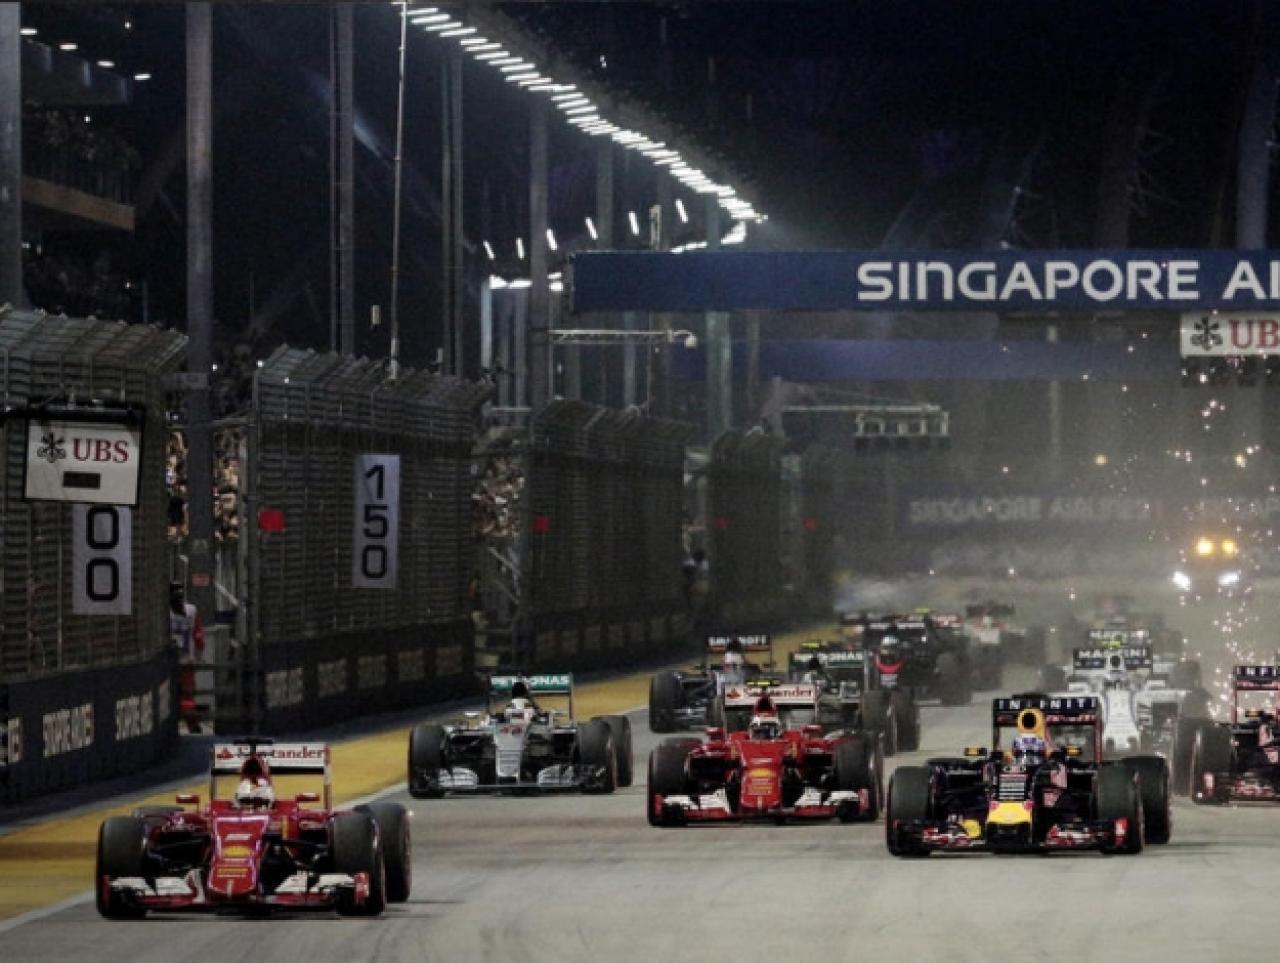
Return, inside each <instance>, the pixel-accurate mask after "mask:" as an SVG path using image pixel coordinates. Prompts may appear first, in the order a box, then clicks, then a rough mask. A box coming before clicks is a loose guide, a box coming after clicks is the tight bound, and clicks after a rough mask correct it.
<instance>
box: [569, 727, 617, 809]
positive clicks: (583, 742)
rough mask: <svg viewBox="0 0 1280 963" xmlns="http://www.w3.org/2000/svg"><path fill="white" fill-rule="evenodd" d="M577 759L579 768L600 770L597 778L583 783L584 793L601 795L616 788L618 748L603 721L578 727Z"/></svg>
mask: <svg viewBox="0 0 1280 963" xmlns="http://www.w3.org/2000/svg"><path fill="white" fill-rule="evenodd" d="M577 757H578V765H579V766H590V767H592V768H593V769H597V770H600V775H599V776H598V777H596V778H594V779H593V780H592V781H590V782H584V783H583V785H582V791H583V792H584V793H592V794H601V795H603V794H606V793H611V792H613V791H614V790H615V789H616V788H617V787H618V747H617V744H616V743H615V742H614V741H613V733H612V731H610V729H609V726H608V724H607V723H606V722H605V721H604V720H603V719H592V720H591V721H590V722H587V723H584V724H582V725H580V726H578V745H577Z"/></svg>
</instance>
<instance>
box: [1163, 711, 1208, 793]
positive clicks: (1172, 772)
mask: <svg viewBox="0 0 1280 963" xmlns="http://www.w3.org/2000/svg"><path fill="white" fill-rule="evenodd" d="M1212 724H1213V723H1212V722H1210V721H1209V720H1208V719H1183V718H1181V717H1179V718H1178V720H1177V721H1176V722H1175V724H1174V730H1173V748H1172V751H1171V752H1170V755H1169V778H1170V780H1171V783H1172V786H1173V794H1174V795H1175V796H1186V795H1189V794H1190V793H1191V779H1192V772H1191V757H1192V755H1193V754H1194V752H1195V748H1196V737H1197V736H1198V735H1199V734H1200V730H1201V729H1202V728H1203V727H1204V726H1208V725H1212Z"/></svg>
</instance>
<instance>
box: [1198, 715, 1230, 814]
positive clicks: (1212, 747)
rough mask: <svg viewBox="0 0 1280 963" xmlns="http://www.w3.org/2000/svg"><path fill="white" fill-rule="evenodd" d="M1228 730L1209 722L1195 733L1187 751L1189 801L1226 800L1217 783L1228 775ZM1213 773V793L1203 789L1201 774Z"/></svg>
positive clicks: (1220, 803) (1219, 783)
mask: <svg viewBox="0 0 1280 963" xmlns="http://www.w3.org/2000/svg"><path fill="white" fill-rule="evenodd" d="M1231 755H1232V748H1231V732H1230V731H1229V730H1227V729H1224V728H1222V727H1220V726H1217V725H1214V724H1213V723H1209V724H1208V725H1202V726H1201V727H1200V728H1199V730H1198V731H1197V732H1196V741H1195V746H1194V747H1193V748H1192V750H1191V800H1192V802H1197V803H1200V804H1202V805H1215V804H1217V805H1222V804H1224V803H1226V802H1227V801H1228V795H1227V793H1224V792H1223V791H1222V786H1221V783H1222V782H1223V781H1224V780H1226V779H1229V778H1230V777H1231ZM1206 775H1211V776H1213V786H1214V788H1213V794H1212V795H1206V794H1205V792H1204V777H1205V776H1206Z"/></svg>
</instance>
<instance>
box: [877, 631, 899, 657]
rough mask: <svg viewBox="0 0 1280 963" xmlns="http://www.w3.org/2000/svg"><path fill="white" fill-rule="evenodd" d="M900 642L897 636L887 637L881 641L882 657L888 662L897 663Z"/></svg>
mask: <svg viewBox="0 0 1280 963" xmlns="http://www.w3.org/2000/svg"><path fill="white" fill-rule="evenodd" d="M899 651H900V649H899V642H898V637H897V636H896V635H886V636H885V637H884V638H883V639H881V640H880V655H881V657H882V658H884V659H886V660H888V661H896V660H897V658H898V653H899Z"/></svg>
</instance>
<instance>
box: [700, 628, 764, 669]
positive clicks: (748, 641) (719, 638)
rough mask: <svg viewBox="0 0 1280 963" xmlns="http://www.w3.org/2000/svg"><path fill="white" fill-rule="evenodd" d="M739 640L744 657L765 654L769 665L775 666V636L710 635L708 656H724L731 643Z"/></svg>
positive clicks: (708, 637) (707, 648)
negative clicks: (759, 653) (758, 653)
mask: <svg viewBox="0 0 1280 963" xmlns="http://www.w3.org/2000/svg"><path fill="white" fill-rule="evenodd" d="M735 639H737V641H738V644H739V645H740V646H742V651H743V654H744V655H748V656H749V655H751V654H752V653H757V652H763V653H764V654H765V656H766V657H767V662H766V664H767V665H773V636H771V635H765V634H758V635H708V636H707V646H706V655H723V654H724V653H725V652H727V651H728V650H729V643H731V642H732V641H733V640H735Z"/></svg>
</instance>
